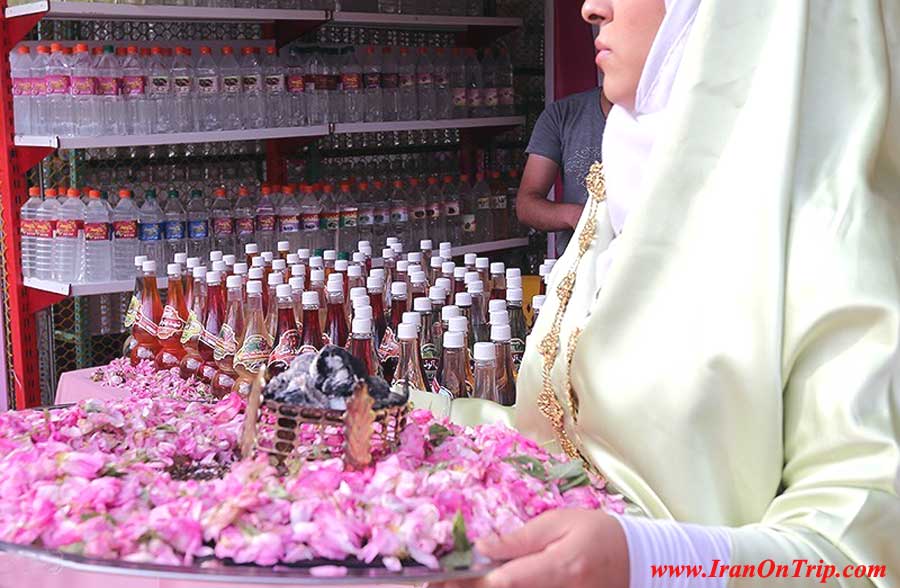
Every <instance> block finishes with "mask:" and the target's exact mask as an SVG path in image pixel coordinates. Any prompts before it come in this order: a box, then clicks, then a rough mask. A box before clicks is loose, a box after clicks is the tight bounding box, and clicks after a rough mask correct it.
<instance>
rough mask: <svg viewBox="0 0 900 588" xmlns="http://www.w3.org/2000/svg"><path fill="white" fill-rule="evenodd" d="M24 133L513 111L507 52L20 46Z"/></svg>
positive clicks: (19, 119) (17, 94)
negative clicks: (481, 54)
mask: <svg viewBox="0 0 900 588" xmlns="http://www.w3.org/2000/svg"><path fill="white" fill-rule="evenodd" d="M10 68H11V74H12V81H13V103H14V111H15V112H14V114H15V121H14V122H15V129H16V132H17V133H18V134H29V135H47V134H55V135H61V136H96V135H123V134H127V135H149V134H157V133H178V132H192V131H220V130H235V129H257V128H275V127H300V126H306V125H323V124H328V123H342V122H346V123H355V122H380V121H396V120H418V119H422V120H431V119H450V118H468V117H486V116H505V115H512V114H514V111H515V94H514V91H513V70H512V65H511V63H510V60H509V55H508V53H507V52H506V51H505V50H501V51H500V52H499V54H497V55H496V56H495V55H494V53H493V51H492V50H491V49H485V50H484V57H483V60H481V61H479V59H478V56H477V54H476V52H475V50H474V49H462V48H459V47H454V48H452V49H449V48H444V47H438V48H429V47H418V48H410V47H390V46H387V47H375V46H368V47H364V48H355V47H351V46H338V47H320V46H295V47H290V48H288V49H285V50H284V51H282V55H279V54H278V52H277V51H276V49H275V47H274V46H269V47H266V48H262V49H261V48H259V47H252V46H244V47H231V46H224V47H221V48H219V49H217V50H215V51H214V50H213V49H212V48H211V47H206V46H203V47H200V48H199V49H198V50H196V51H194V50H192V49H191V48H188V47H184V46H179V47H176V48H175V49H174V50H173V49H171V48H167V47H158V46H154V47H140V48H139V47H137V46H129V47H118V48H116V47H113V46H112V45H107V46H105V47H93V48H91V47H89V46H88V45H87V44H85V43H79V44H76V45H74V46H73V47H68V46H63V45H62V44H60V43H53V44H50V45H44V44H40V45H37V46H36V47H34V49H33V50H32V48H31V47H29V46H26V45H20V46H19V47H18V48H17V49H16V50H15V51H14V52H13V53H12V54H11V56H10Z"/></svg>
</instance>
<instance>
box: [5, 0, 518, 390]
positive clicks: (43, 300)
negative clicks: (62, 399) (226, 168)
mask: <svg viewBox="0 0 900 588" xmlns="http://www.w3.org/2000/svg"><path fill="white" fill-rule="evenodd" d="M45 18H46V19H56V20H104V21H105V20H112V21H146V22H161V21H182V22H190V21H194V22H235V23H243V22H251V23H262V24H264V27H263V30H264V31H266V32H265V35H266V36H267V37H268V38H269V39H271V40H273V41H274V42H275V43H276V44H277V45H278V46H283V45H284V44H286V43H289V42H291V41H292V40H294V39H296V38H298V37H299V36H300V35H302V34H304V33H306V32H308V31H311V30H314V29H315V28H317V27H320V26H322V25H324V24H327V23H336V24H340V25H345V26H365V27H389V28H394V29H413V30H423V29H424V30H435V31H454V32H456V33H457V40H458V42H459V44H461V45H468V46H481V45H483V44H485V43H487V42H491V41H493V40H495V39H496V38H497V37H499V36H501V35H504V34H506V33H509V32H511V31H513V30H515V29H518V28H520V27H522V26H523V21H522V19H521V18H495V17H452V16H426V15H386V14H374V13H356V12H340V11H336V12H335V11H323V10H282V9H259V8H221V7H193V6H168V5H132V4H113V3H107V2H71V1H64V0H60V1H56V0H39V1H37V2H29V3H25V4H18V5H15V6H8V2H7V0H0V197H2V226H3V229H4V230H3V255H4V260H5V269H6V280H5V282H4V283H3V284H2V286H3V288H4V290H5V291H4V297H3V298H4V303H5V304H6V305H7V308H8V311H9V312H8V318H9V320H8V322H7V331H8V332H7V333H6V336H7V344H8V346H7V357H6V358H0V364H2V365H6V367H7V371H8V372H9V373H10V374H11V378H10V381H11V382H12V383H13V386H14V395H15V398H14V399H15V407H17V408H26V407H34V406H39V405H40V404H41V395H40V373H39V357H38V333H37V325H36V321H35V313H37V312H38V311H40V310H42V309H45V308H47V307H49V306H51V305H53V304H55V303H57V302H60V301H61V300H64V299H65V298H67V297H70V296H86V295H95V294H109V293H114V292H127V291H130V290H131V288H132V287H133V285H132V283H131V281H127V282H125V281H122V282H110V283H107V284H58V283H54V282H48V281H42V280H35V279H32V278H28V279H23V277H22V270H21V260H20V259H19V251H20V242H19V230H18V228H19V221H20V219H19V209H20V207H21V205H22V203H24V201H25V200H26V198H27V190H28V185H27V182H26V174H27V173H28V171H29V170H30V169H31V168H33V167H34V166H35V165H37V164H39V163H40V162H41V160H43V159H44V158H45V157H46V156H47V155H49V154H51V153H52V152H53V151H54V150H56V149H84V148H98V147H128V146H138V145H168V144H177V143H206V142H225V141H242V140H254V139H259V140H265V141H266V145H267V153H268V157H267V172H268V175H267V177H268V178H269V180H270V181H273V182H279V181H283V179H284V178H283V165H280V164H281V163H282V161H281V157H282V155H283V154H285V153H286V152H287V148H288V147H289V146H290V145H291V144H292V142H296V141H298V140H300V141H302V140H304V139H311V138H315V137H323V136H327V135H329V134H346V133H368V132H390V131H415V130H430V129H450V128H458V129H461V134H462V137H461V144H462V146H463V148H464V149H475V148H477V147H478V146H479V145H480V144H481V140H482V138H483V137H484V136H485V135H486V134H490V133H493V132H496V131H499V130H502V129H505V128H508V127H510V126H514V125H521V124H523V123H524V122H525V120H524V117H495V118H485V119H466V120H442V121H401V122H392V123H358V124H357V123H353V124H336V125H329V126H317V127H295V128H278V129H255V130H246V131H221V132H213V133H178V134H167V135H147V136H108V137H55V136H49V137H35V136H15V135H14V134H13V129H12V120H13V104H12V83H11V79H10V70H9V61H8V59H9V53H10V51H12V50H13V48H14V47H15V46H16V44H17V43H19V42H20V41H21V40H22V39H23V38H25V36H26V35H27V34H28V33H29V31H31V29H33V28H34V27H35V25H36V24H37V23H38V22H39V21H40V20H41V19H45ZM526 244H527V240H525V239H508V240H505V241H500V242H493V243H485V244H480V245H470V246H464V247H460V248H458V249H457V250H454V255H462V254H464V253H468V252H479V253H481V252H488V251H497V250H501V249H509V248H513V247H521V246H524V245H526ZM8 358H11V363H10V364H9V365H7V363H8ZM3 360H7V361H3Z"/></svg>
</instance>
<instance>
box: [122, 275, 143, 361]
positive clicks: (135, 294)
mask: <svg viewBox="0 0 900 588" xmlns="http://www.w3.org/2000/svg"><path fill="white" fill-rule="evenodd" d="M143 296H144V273H143V272H142V271H141V270H140V268H138V275H137V277H136V278H135V280H134V290H133V291H132V293H131V301H129V303H128V311H127V312H126V313H125V318H124V321H123V324H124V325H125V328H126V329H129V330H130V332H129V334H128V338H127V339H126V340H125V345H124V349H125V353H124V355H125V356H126V357H131V350H132V349H134V346H135V345H137V341H135V340H134V329H133V327H134V323H135V321H136V320H137V316H138V311H139V310H140V309H141V299H142V298H143Z"/></svg>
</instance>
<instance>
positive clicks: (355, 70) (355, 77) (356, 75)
mask: <svg viewBox="0 0 900 588" xmlns="http://www.w3.org/2000/svg"><path fill="white" fill-rule="evenodd" d="M341 54H342V58H341V87H342V88H343V93H344V100H343V102H344V105H343V113H342V121H343V122H348V123H353V122H362V121H363V120H364V119H365V117H366V98H367V93H366V90H365V89H364V86H363V74H362V66H361V65H360V63H359V60H358V59H356V50H355V49H354V48H353V47H344V48H343V50H342V51H341Z"/></svg>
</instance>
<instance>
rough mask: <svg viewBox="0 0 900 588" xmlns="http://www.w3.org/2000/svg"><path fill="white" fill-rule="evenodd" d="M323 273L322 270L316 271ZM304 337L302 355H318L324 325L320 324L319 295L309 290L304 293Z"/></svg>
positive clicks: (301, 346) (321, 343)
mask: <svg viewBox="0 0 900 588" xmlns="http://www.w3.org/2000/svg"><path fill="white" fill-rule="evenodd" d="M316 271H322V270H316ZM302 299H303V318H302V319H301V320H300V323H301V324H302V325H303V336H302V339H301V345H300V353H316V352H318V351H319V349H321V348H322V345H323V339H322V325H321V323H320V322H319V316H320V312H319V307H320V306H321V305H320V303H319V293H318V291H316V290H307V291H306V292H304V293H303V298H302Z"/></svg>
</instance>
